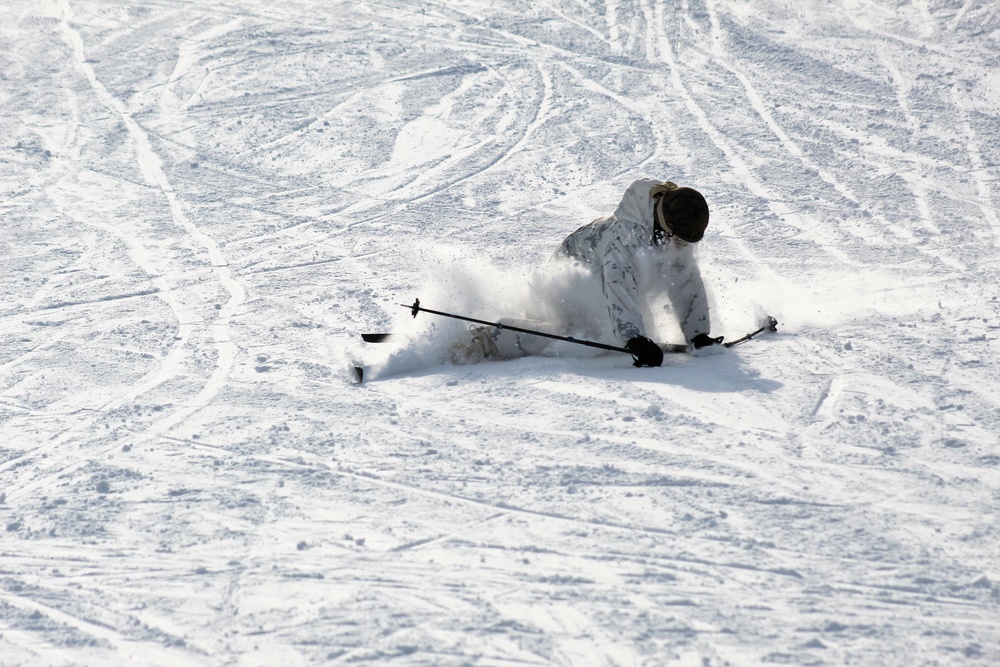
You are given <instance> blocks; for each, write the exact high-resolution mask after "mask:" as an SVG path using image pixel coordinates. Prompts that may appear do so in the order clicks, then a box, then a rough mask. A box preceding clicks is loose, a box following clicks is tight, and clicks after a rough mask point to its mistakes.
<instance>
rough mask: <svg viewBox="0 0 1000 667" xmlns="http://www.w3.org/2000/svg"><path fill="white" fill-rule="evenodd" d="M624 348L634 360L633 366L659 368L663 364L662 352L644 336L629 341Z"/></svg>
mask: <svg viewBox="0 0 1000 667" xmlns="http://www.w3.org/2000/svg"><path fill="white" fill-rule="evenodd" d="M625 348H626V349H628V351H629V352H631V353H632V357H633V358H634V359H635V363H633V364H632V365H633V366H637V367H638V366H659V365H661V364H662V363H663V350H661V349H660V346H659V345H657V344H656V343H654V342H653V341H651V340H649V339H648V338H646V337H645V336H636V337H635V338H631V339H629V341H628V342H627V343H626V344H625Z"/></svg>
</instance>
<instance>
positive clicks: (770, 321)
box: [722, 315, 778, 347]
mask: <svg viewBox="0 0 1000 667" xmlns="http://www.w3.org/2000/svg"><path fill="white" fill-rule="evenodd" d="M777 330H778V320H776V319H774V318H773V317H771V316H770V315H768V316H767V324H765V325H764V326H762V327H761V328H760V329H757V330H756V331H752V332H750V333H748V334H747V335H746V336H743V338H737V339H736V340H731V341H729V342H728V343H723V344H722V346H723V347H732V346H733V345H739V344H740V343H745V342H747V341H748V340H750V339H751V338H753V337H754V336H756V335H757V334H761V333H764V332H765V331H777Z"/></svg>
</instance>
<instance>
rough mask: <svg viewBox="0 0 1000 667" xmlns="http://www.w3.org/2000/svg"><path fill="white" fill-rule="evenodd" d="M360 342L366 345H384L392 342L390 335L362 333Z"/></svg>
mask: <svg viewBox="0 0 1000 667" xmlns="http://www.w3.org/2000/svg"><path fill="white" fill-rule="evenodd" d="M361 340H363V341H364V342H366V343H385V342H388V341H390V340H392V334H391V333H363V334H361Z"/></svg>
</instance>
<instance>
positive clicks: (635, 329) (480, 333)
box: [452, 180, 723, 366]
mask: <svg viewBox="0 0 1000 667" xmlns="http://www.w3.org/2000/svg"><path fill="white" fill-rule="evenodd" d="M708 217H709V212H708V204H707V202H706V201H705V198H704V197H703V196H702V195H701V193H699V192H698V191H697V190H694V189H692V188H688V187H679V186H678V185H677V184H676V183H672V182H670V181H666V182H659V181H653V180H637V181H635V182H633V183H632V184H631V185H630V186H629V187H628V189H627V190H626V191H625V194H624V195H623V196H622V199H621V202H620V203H619V204H618V207H617V208H616V209H615V211H614V213H612V214H611V215H609V216H605V217H602V218H598V219H597V220H594V221H593V222H591V223H590V224H587V225H584V226H583V227H580V228H579V229H578V230H576V231H575V232H573V233H572V234H570V235H569V236H568V237H566V239H565V240H564V241H563V242H562V244H560V246H559V249H558V250H557V251H556V254H555V256H554V258H553V259H556V260H562V261H567V260H568V261H570V262H572V263H573V264H574V265H576V266H579V267H581V268H583V269H586V270H587V271H588V272H589V273H590V274H591V275H592V276H593V277H594V278H595V279H599V280H600V284H601V290H602V292H603V295H604V299H605V301H606V305H607V314H608V317H609V318H610V324H611V328H612V331H613V333H614V335H615V337H616V338H617V339H618V341H619V343H620V344H622V345H623V346H624V347H626V348H628V350H629V351H630V352H632V354H633V355H634V356H635V357H636V361H637V362H638V363H639V365H650V366H659V365H660V363H661V362H662V359H663V353H662V351H661V349H660V348H659V347H658V346H657V345H656V344H655V343H654V342H653V341H652V340H650V338H649V337H648V336H647V333H648V331H647V327H646V323H645V322H644V320H643V315H642V311H643V308H644V307H645V306H646V302H647V297H648V296H649V295H650V294H653V293H656V292H657V291H661V292H665V293H666V295H667V297H668V298H669V301H670V302H671V305H672V312H673V313H674V315H675V316H676V318H677V320H678V324H679V325H680V328H681V331H682V332H683V334H684V337H685V339H686V340H687V342H688V344H689V345H690V347H691V348H692V349H700V348H703V347H706V346H709V345H716V344H718V343H721V342H722V340H723V339H722V338H721V337H719V338H712V337H711V336H710V335H709V332H710V330H711V320H710V317H709V309H708V298H707V295H706V293H705V286H704V283H703V282H702V279H701V273H700V271H699V269H698V263H697V261H696V259H695V256H694V244H696V243H698V242H699V241H701V239H702V237H703V236H704V234H705V229H706V227H707V226H708ZM578 316H579V313H574V312H567V313H562V316H561V317H560V319H562V320H564V321H563V322H561V323H560V324H561V325H563V326H562V327H554V326H553V325H551V324H549V325H545V324H543V323H539V322H533V321H526V320H507V321H501V322H500V323H499V324H501V326H500V327H475V328H472V329H470V332H471V334H472V340H471V341H470V342H469V343H468V344H465V345H459V346H456V348H455V350H454V352H453V355H452V358H453V361H456V362H458V363H469V362H472V361H478V360H481V359H484V358H485V359H495V358H501V359H509V358H514V357H519V356H525V355H527V354H544V353H545V351H546V348H547V347H548V345H549V341H548V340H547V339H545V338H540V337H538V336H531V335H530V334H519V333H516V332H513V331H510V330H505V329H504V328H503V326H502V325H503V324H505V323H506V324H511V325H515V326H522V327H524V328H535V329H537V330H542V331H547V332H549V333H552V332H553V331H552V329H553V328H563V327H565V326H567V325H568V326H569V327H571V328H572V327H573V326H579V325H581V324H583V323H581V322H579V321H578ZM526 324H528V325H530V326H525V325H526Z"/></svg>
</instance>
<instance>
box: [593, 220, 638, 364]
mask: <svg viewBox="0 0 1000 667" xmlns="http://www.w3.org/2000/svg"><path fill="white" fill-rule="evenodd" d="M628 241H629V239H628V237H625V238H624V239H623V235H619V236H616V237H615V238H614V239H612V241H611V242H610V243H609V244H608V246H607V249H606V250H605V252H604V255H603V261H602V264H601V283H602V288H603V290H604V297H605V299H606V300H607V304H608V315H609V316H610V317H611V324H612V327H613V329H614V334H615V337H616V338H618V340H619V341H620V342H621V343H622V344H623V345H625V344H626V343H628V341H629V340H631V339H633V338H635V337H637V336H645V335H646V327H645V325H644V323H643V321H642V308H641V306H640V301H639V276H638V275H637V274H636V271H637V269H636V261H635V260H636V258H635V250H634V248H633V245H634V244H630V243H629V242H628Z"/></svg>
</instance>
